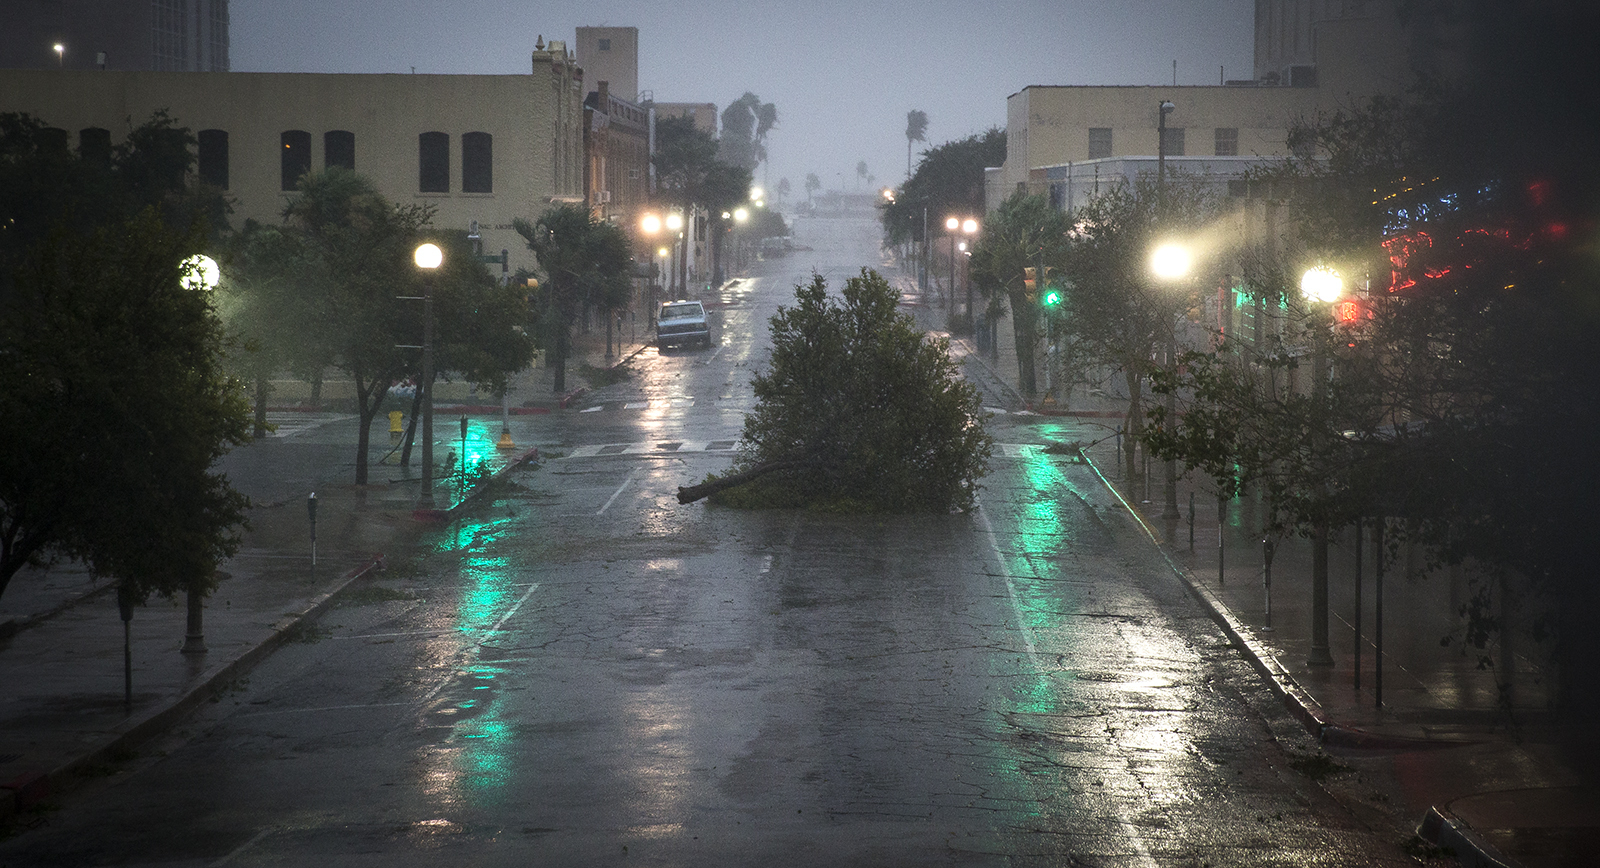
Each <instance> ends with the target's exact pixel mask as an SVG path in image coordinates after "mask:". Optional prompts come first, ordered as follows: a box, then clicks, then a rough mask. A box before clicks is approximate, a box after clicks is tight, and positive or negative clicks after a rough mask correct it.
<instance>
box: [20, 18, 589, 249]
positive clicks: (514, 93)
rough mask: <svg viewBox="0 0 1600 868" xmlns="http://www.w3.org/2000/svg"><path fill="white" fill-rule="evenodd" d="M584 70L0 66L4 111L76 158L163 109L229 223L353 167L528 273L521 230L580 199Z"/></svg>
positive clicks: (547, 61)
mask: <svg viewBox="0 0 1600 868" xmlns="http://www.w3.org/2000/svg"><path fill="white" fill-rule="evenodd" d="M582 102H583V74H582V72H581V71H580V70H579V68H578V66H577V64H576V62H575V61H574V58H573V57H572V55H571V54H570V53H569V52H568V51H567V49H566V46H565V44H564V43H562V42H558V41H552V42H550V43H549V45H548V46H546V45H545V44H544V43H543V41H542V40H541V42H540V43H539V45H538V47H537V49H536V50H535V51H534V52H533V55H532V60H531V69H530V71H529V73H528V74H526V75H328V74H308V73H237V72H234V73H227V74H215V75H192V74H185V73H177V72H118V71H105V72H101V71H88V70H72V69H66V70H51V69H45V70H4V71H0V112H27V113H29V114H32V115H34V116H36V117H38V118H40V119H41V120H43V121H44V122H45V123H46V124H47V125H49V126H51V127H54V128H57V129H60V130H63V131H65V132H64V135H65V137H66V138H67V140H68V142H69V144H71V145H73V146H75V147H76V148H78V149H80V150H84V149H97V150H98V149H106V148H109V147H110V145H111V144H112V143H114V142H115V141H116V140H118V139H120V138H122V137H124V136H126V135H127V133H128V132H129V130H128V122H129V119H132V122H133V123H135V124H138V123H140V122H142V121H143V120H145V119H147V118H149V117H151V116H152V114H153V113H155V112H156V111H158V110H163V109H164V110H166V111H167V112H168V113H169V114H170V115H171V116H172V117H173V118H174V119H175V120H176V122H177V123H178V124H179V125H180V126H183V127H186V128H188V129H189V130H191V131H193V132H194V133H195V135H196V137H197V139H198V157H199V161H198V166H197V172H198V176H199V179H200V180H202V181H205V182H207V183H210V184H213V185H215V186H218V187H221V188H223V189H224V190H226V191H227V192H228V194H229V195H230V197H231V198H232V199H233V200H234V205H233V208H234V212H233V220H234V222H235V224H236V225H239V224H241V223H242V222H243V221H244V220H247V219H255V220H258V221H261V222H269V223H271V222H277V221H279V220H280V219H281V215H282V213H283V207H284V205H285V203H286V202H287V201H288V200H289V199H290V198H291V197H292V196H294V195H295V185H296V184H297V182H298V181H299V179H300V177H301V176H302V175H304V174H305V173H307V172H309V171H311V170H313V169H321V168H324V167H330V166H343V167H345V168H348V169H353V170H355V171H357V172H360V173H361V174H363V175H365V176H367V177H368V178H370V179H371V180H372V182H373V183H374V184H375V185H376V186H377V188H378V189H379V191H381V192H382V193H383V194H384V195H385V196H387V197H388V198H390V199H392V200H395V201H398V202H401V203H406V204H412V203H415V204H426V205H429V206H432V207H433V208H434V209H435V215H434V219H433V223H434V225H435V226H438V227H442V228H455V229H463V230H465V229H468V228H470V227H471V226H473V225H474V224H476V226H477V227H478V233H479V236H480V237H481V239H482V244H483V247H484V252H485V253H490V252H493V253H498V252H499V251H501V250H507V251H508V252H509V254H508V255H509V262H508V268H509V270H511V271H514V270H515V269H516V268H517V267H518V266H519V265H521V266H527V267H530V268H531V267H532V266H533V265H534V263H533V261H532V254H531V252H530V251H528V249H527V244H526V243H525V241H524V240H523V239H522V238H521V236H519V235H517V234H516V232H515V231H514V230H513V229H512V221H513V220H514V219H515V218H517V217H523V218H528V219H533V218H536V217H538V215H539V214H541V213H543V211H544V210H545V209H547V208H549V207H550V206H551V204H552V203H557V202H582V201H583V195H584V171H583V165H584V157H583V106H582Z"/></svg>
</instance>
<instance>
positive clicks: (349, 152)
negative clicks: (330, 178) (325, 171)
mask: <svg viewBox="0 0 1600 868" xmlns="http://www.w3.org/2000/svg"><path fill="white" fill-rule="evenodd" d="M322 165H323V166H325V167H327V168H329V169H331V168H333V167H335V166H338V167H339V168H341V169H349V170H350V171H352V172H354V171H355V170H356V134H355V133H352V132H350V131H348V130H329V131H328V132H325V133H323V134H322Z"/></svg>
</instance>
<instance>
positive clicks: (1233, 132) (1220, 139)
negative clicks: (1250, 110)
mask: <svg viewBox="0 0 1600 868" xmlns="http://www.w3.org/2000/svg"><path fill="white" fill-rule="evenodd" d="M1217 156H1219V157H1237V156H1239V128H1238V127H1217Z"/></svg>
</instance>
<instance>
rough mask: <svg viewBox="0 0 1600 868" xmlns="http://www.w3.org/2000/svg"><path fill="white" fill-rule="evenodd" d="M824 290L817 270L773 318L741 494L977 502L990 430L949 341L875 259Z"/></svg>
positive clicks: (850, 502) (941, 506)
mask: <svg viewBox="0 0 1600 868" xmlns="http://www.w3.org/2000/svg"><path fill="white" fill-rule="evenodd" d="M841 296H842V300H841V301H834V300H832V299H830V298H829V297H828V287H827V282H826V281H825V280H824V279H823V278H822V277H821V276H820V275H819V276H816V277H814V278H813V279H812V281H811V283H810V284H809V285H804V286H797V287H795V298H796V301H797V304H796V305H795V306H794V307H792V308H790V307H785V308H781V309H780V310H779V311H778V313H777V315H775V316H774V317H773V318H772V324H771V329H772V359H771V366H770V367H769V369H768V370H767V371H766V372H765V373H763V374H760V375H758V376H757V377H756V378H755V380H754V381H753V384H754V387H755V394H756V399H757V402H758V403H757V405H756V408H755V410H754V411H753V412H751V413H750V415H748V416H746V417H745V426H744V439H743V443H742V445H741V449H742V456H741V458H740V464H739V468H740V473H739V474H736V475H735V476H731V477H729V478H728V481H732V482H737V483H739V485H738V487H737V488H732V489H729V486H728V485H727V482H728V481H725V482H724V483H723V484H721V485H719V484H718V483H717V482H712V483H710V484H709V485H708V486H703V487H697V488H698V489H699V490H698V491H695V490H690V489H682V490H680V492H679V500H680V501H681V502H685V503H687V502H689V501H690V500H693V499H696V498H697V497H698V496H701V495H703V494H705V493H709V491H711V490H713V489H717V488H722V489H729V494H728V495H726V497H727V498H730V499H735V500H734V501H733V502H742V503H760V504H765V505H774V506H805V507H812V508H829V509H844V510H870V511H891V512H924V511H927V512H946V511H948V510H951V509H971V508H972V506H973V503H974V499H975V498H976V496H977V491H978V481H979V479H981V478H982V476H983V474H984V473H985V471H986V469H987V462H988V458H989V454H990V450H991V447H992V440H991V439H990V437H989V435H988V434H987V433H985V432H984V430H983V425H982V418H983V413H982V408H981V406H980V404H979V396H978V392H977V390H976V389H975V388H974V387H973V386H972V385H971V384H970V383H968V382H967V381H965V380H964V379H962V378H961V376H960V372H959V370H958V369H957V367H956V364H955V362H953V361H952V360H951V358H950V355H949V346H948V343H947V342H946V341H944V340H930V339H928V338H927V337H926V336H925V335H924V334H923V332H922V330H921V329H919V328H917V326H916V324H915V322H914V321H913V320H912V319H911V317H909V316H905V315H903V314H900V313H898V312H897V311H896V310H895V305H896V304H897V303H898V301H899V294H898V293H897V292H896V291H895V289H894V288H893V287H892V286H890V285H889V283H888V281H886V280H884V279H883V277H882V276H880V275H878V274H877V273H876V272H873V271H871V270H868V269H862V271H861V274H860V276H859V277H853V278H850V279H849V280H847V281H845V285H844V289H843V292H842V293H841Z"/></svg>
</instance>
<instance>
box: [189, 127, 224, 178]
mask: <svg viewBox="0 0 1600 868" xmlns="http://www.w3.org/2000/svg"><path fill="white" fill-rule="evenodd" d="M195 138H196V139H197V140H198V141H199V143H200V155H199V156H200V159H199V161H198V169H199V172H200V181H201V183H203V184H210V185H211V186H213V187H221V188H222V189H224V190H226V189H228V131H227V130H201V131H200V133H199V134H198V135H197V136H195Z"/></svg>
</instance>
